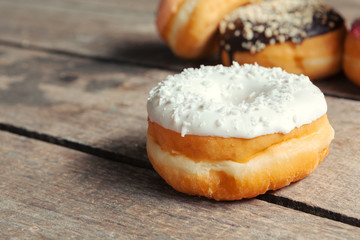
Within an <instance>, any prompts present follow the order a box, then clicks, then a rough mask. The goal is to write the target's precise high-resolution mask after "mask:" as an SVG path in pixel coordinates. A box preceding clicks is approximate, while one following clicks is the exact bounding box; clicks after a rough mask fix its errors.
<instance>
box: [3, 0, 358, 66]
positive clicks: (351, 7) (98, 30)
mask: <svg viewBox="0 0 360 240" xmlns="http://www.w3.org/2000/svg"><path fill="white" fill-rule="evenodd" d="M159 1H160V0H149V1H145V0H142V1H141V2H139V1H137V2H136V4H134V3H133V1H131V0H127V1H125V0H122V1H114V0H111V1H102V0H97V1H78V0H67V1H47V0H36V1H31V3H29V1H27V0H17V1H10V0H1V1H0V14H1V21H0V32H1V33H2V34H1V36H0V40H3V41H9V42H12V43H18V44H22V45H23V46H37V47H41V48H46V49H56V50H61V51H67V52H71V53H78V54H82V55H86V56H97V57H104V58H110V59H118V60H122V61H126V62H132V63H141V64H145V65H149V66H158V67H162V68H167V69H174V70H182V69H183V68H185V67H189V66H199V65H200V64H206V63H212V64H214V63H219V60H207V61H205V60H201V61H189V60H182V59H179V58H177V57H174V56H173V54H172V53H171V51H170V50H169V49H168V47H167V46H166V45H165V44H164V43H163V41H161V39H160V38H159V36H158V34H157V31H156V28H155V24H154V22H155V16H156V11H157V7H158V3H159ZM327 2H329V3H330V4H331V5H332V6H334V7H335V8H336V9H338V10H339V11H340V12H341V13H342V15H343V16H344V18H345V19H346V20H347V22H348V23H350V22H351V21H352V20H353V19H355V18H356V17H358V9H359V8H360V2H359V1H358V0H344V1H337V0H328V1H327Z"/></svg>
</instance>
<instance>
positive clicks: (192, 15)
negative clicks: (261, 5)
mask: <svg viewBox="0 0 360 240" xmlns="http://www.w3.org/2000/svg"><path fill="white" fill-rule="evenodd" d="M258 1H259V0H197V1H196V0H162V1H161V3H160V5H159V9H158V14H157V20H156V25H157V29H158V32H159V34H160V35H161V36H162V38H163V39H164V41H165V42H166V43H167V44H168V45H169V47H170V48H171V50H172V51H173V52H174V54H175V55H177V56H179V57H182V58H187V59H196V58H204V57H208V56H214V55H215V54H216V53H217V51H218V46H217V43H216V40H215V39H216V36H215V35H216V30H217V28H218V24H219V22H220V21H221V19H222V18H223V17H224V16H225V15H226V14H228V13H230V12H231V11H232V10H234V9H235V8H237V7H239V6H242V5H245V4H248V3H251V2H258Z"/></svg>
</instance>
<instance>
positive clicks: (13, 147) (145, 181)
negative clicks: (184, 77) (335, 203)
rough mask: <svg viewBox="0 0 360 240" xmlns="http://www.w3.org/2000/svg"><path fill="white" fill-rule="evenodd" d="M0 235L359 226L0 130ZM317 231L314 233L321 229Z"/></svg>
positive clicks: (334, 231)
mask: <svg viewBox="0 0 360 240" xmlns="http://www.w3.org/2000/svg"><path fill="white" fill-rule="evenodd" d="M0 138H1V139H6V142H4V143H3V144H1V146H0V153H1V156H2V161H0V172H1V174H0V182H1V184H0V191H1V195H0V211H1V218H0V230H1V231H0V236H1V238H2V239H5V238H6V239H10V238H11V237H16V238H17V239H59V238H61V239H68V238H75V239H79V238H83V239H94V238H106V239H139V238H141V239H169V238H170V236H171V238H172V239H178V238H180V239H194V238H198V239H209V238H210V239H212V238H223V237H224V236H227V238H228V239H229V238H236V239H238V238H241V239H254V238H256V239H269V238H276V239H288V238H292V237H293V236H295V235H296V236H297V238H298V239H309V238H311V239H315V238H319V237H320V236H321V237H323V238H327V239H343V238H346V239H356V236H359V235H360V228H357V227H353V226H349V225H347V224H343V223H339V222H335V221H331V220H328V219H323V218H320V217H316V216H313V215H309V214H305V213H302V212H299V211H295V210H292V209H288V208H284V207H281V206H277V205H274V204H270V203H267V202H264V201H261V200H257V199H253V200H247V201H237V202H225V203H221V202H215V201H209V200H206V199H203V198H196V197H190V196H186V195H183V194H180V193H177V192H176V191H174V190H172V189H171V188H170V187H169V186H168V185H166V183H165V182H164V181H163V180H162V179H161V178H160V177H159V176H158V175H157V174H156V173H155V172H153V171H151V170H148V169H140V168H135V167H130V166H127V165H123V164H117V163H115V162H111V161H107V160H104V159H101V158H97V157H94V156H91V155H87V154H83V153H79V152H77V151H73V150H69V149H65V148H62V147H54V146H53V145H50V144H48V143H43V142H38V141H35V140H29V139H28V138H24V137H20V136H16V135H12V134H9V133H0ZM320 233H321V235H320Z"/></svg>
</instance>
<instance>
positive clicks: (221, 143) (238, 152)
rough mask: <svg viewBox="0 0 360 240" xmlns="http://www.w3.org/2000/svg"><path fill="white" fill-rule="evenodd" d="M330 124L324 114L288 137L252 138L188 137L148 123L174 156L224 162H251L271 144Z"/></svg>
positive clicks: (153, 123) (162, 144)
mask: <svg viewBox="0 0 360 240" xmlns="http://www.w3.org/2000/svg"><path fill="white" fill-rule="evenodd" d="M327 123H328V119H327V115H326V114H325V115H323V116H322V117H320V118H319V119H317V120H315V121H313V122H312V123H311V124H305V125H303V126H301V127H300V128H295V129H293V130H292V131H291V132H289V133H287V134H283V133H274V134H267V135H263V136H259V137H255V138H252V139H244V138H223V137H214V136H197V135H185V136H184V137H182V136H181V134H180V133H177V132H175V131H172V130H169V129H166V128H164V127H162V126H160V125H159V124H157V123H155V122H151V121H148V135H149V136H151V137H152V139H153V140H154V141H155V143H157V144H158V145H160V147H161V148H162V149H163V150H165V151H167V152H170V153H171V154H172V155H179V154H180V155H184V156H186V157H188V158H191V159H192V160H194V161H197V162H199V161H202V160H206V161H223V160H224V159H226V160H230V161H235V162H247V161H249V160H250V159H251V157H253V156H254V155H255V154H257V153H258V152H260V151H262V150H265V149H266V148H268V147H270V146H271V145H274V144H277V143H279V142H282V141H286V140H288V139H291V138H297V137H300V136H304V135H308V134H311V133H313V132H316V131H318V130H319V129H320V128H321V127H322V126H323V125H324V124H327Z"/></svg>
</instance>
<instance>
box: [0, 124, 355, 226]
mask: <svg viewBox="0 0 360 240" xmlns="http://www.w3.org/2000/svg"><path fill="white" fill-rule="evenodd" d="M0 130H1V131H5V132H9V133H13V134H16V135H20V136H23V137H27V138H30V139H36V140H39V141H43V142H46V143H51V144H54V145H58V146H62V147H66V148H69V149H73V150H76V151H79V152H83V153H86V154H91V155H94V156H97V157H100V158H104V159H107V160H111V161H117V162H119V163H123V164H128V165H131V166H135V167H139V168H146V169H152V170H153V168H152V166H151V164H150V163H145V162H142V161H140V162H139V161H136V160H135V159H133V158H129V157H127V156H124V155H121V154H118V153H114V152H111V151H108V150H104V149H101V148H95V147H91V146H89V145H85V144H81V143H77V142H73V141H69V140H66V139H63V138H59V137H54V136H51V135H48V134H43V133H38V132H35V131H30V130H27V129H25V128H21V127H17V126H13V125H10V124H4V123H0ZM256 199H258V200H262V201H265V202H268V203H272V204H275V205H279V206H282V207H286V208H289V209H293V210H297V211H300V212H304V213H308V214H311V215H314V216H318V217H322V218H326V219H330V220H333V221H337V222H341V223H344V224H348V225H351V226H355V227H359V228H360V219H358V218H354V217H349V216H346V215H344V214H340V213H337V212H333V211H329V210H326V209H323V208H320V207H316V206H311V205H308V204H306V203H303V202H299V201H295V200H292V199H289V198H286V197H281V196H275V195H271V194H264V195H260V196H258V197H256Z"/></svg>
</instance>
